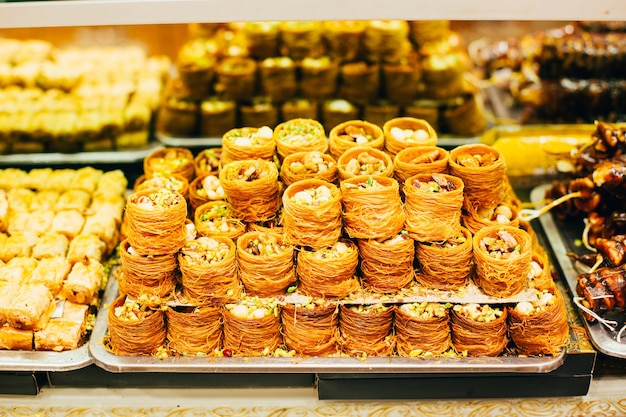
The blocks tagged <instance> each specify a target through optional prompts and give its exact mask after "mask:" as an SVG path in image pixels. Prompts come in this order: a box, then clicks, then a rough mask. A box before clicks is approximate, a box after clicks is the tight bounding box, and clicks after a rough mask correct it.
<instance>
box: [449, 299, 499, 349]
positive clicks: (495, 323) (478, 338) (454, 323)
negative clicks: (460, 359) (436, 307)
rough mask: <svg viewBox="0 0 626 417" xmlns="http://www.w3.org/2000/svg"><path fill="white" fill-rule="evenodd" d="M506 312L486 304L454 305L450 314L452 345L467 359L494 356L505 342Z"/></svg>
mask: <svg viewBox="0 0 626 417" xmlns="http://www.w3.org/2000/svg"><path fill="white" fill-rule="evenodd" d="M507 316H508V314H507V309H506V308H504V309H503V308H502V307H499V306H489V305H487V304H485V305H480V304H457V305H455V306H454V307H453V308H452V309H451V312H450V327H451V329H452V344H453V345H454V348H455V349H456V351H457V352H458V353H461V354H462V353H463V352H467V355H468V356H498V355H499V354H500V353H502V352H503V351H504V349H505V347H506V345H507V343H508V341H509V339H508V336H507Z"/></svg>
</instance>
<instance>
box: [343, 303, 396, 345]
mask: <svg viewBox="0 0 626 417" xmlns="http://www.w3.org/2000/svg"><path fill="white" fill-rule="evenodd" d="M339 344H340V346H341V350H342V351H343V352H344V353H346V354H348V355H350V356H356V357H363V356H390V355H391V354H392V353H393V350H394V347H395V338H394V335H393V307H391V306H387V305H383V304H373V305H347V304H343V305H341V306H340V307H339Z"/></svg>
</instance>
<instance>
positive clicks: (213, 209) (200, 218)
mask: <svg viewBox="0 0 626 417" xmlns="http://www.w3.org/2000/svg"><path fill="white" fill-rule="evenodd" d="M193 222H194V225H195V227H196V230H197V232H198V234H199V235H200V236H209V237H211V236H225V237H228V238H230V239H233V240H237V238H238V237H239V236H241V235H243V234H244V233H245V232H246V224H245V223H244V222H242V221H241V220H239V219H238V218H236V217H235V215H234V214H233V208H232V206H231V205H230V203H228V202H226V201H221V200H217V201H209V202H208V203H204V204H202V205H201V206H200V207H198V208H197V209H196V210H195V212H194V221H193Z"/></svg>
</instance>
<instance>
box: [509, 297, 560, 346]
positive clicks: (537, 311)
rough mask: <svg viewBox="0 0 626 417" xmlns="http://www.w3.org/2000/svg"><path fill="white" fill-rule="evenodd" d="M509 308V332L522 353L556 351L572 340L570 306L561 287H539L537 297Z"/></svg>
mask: <svg viewBox="0 0 626 417" xmlns="http://www.w3.org/2000/svg"><path fill="white" fill-rule="evenodd" d="M555 290H556V289H555ZM507 309H508V313H509V314H508V316H509V317H508V320H509V334H510V335H511V339H512V340H513V342H514V343H515V346H517V349H518V351H519V353H520V354H521V355H556V354H558V353H559V352H560V351H561V350H562V349H563V348H564V347H565V345H566V344H567V342H568V341H569V324H568V322H567V310H566V308H565V303H564V301H563V296H562V295H561V293H560V292H559V291H558V290H556V292H555V293H551V292H549V291H538V292H537V299H536V300H534V301H530V302H528V301H523V302H519V303H517V304H516V305H515V307H511V306H509V307H507Z"/></svg>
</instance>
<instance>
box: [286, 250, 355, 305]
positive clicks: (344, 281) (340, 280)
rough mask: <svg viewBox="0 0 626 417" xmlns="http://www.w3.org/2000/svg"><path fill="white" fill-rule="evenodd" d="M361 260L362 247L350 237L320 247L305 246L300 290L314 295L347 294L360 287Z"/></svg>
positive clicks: (298, 269) (299, 261) (300, 257)
mask: <svg viewBox="0 0 626 417" xmlns="http://www.w3.org/2000/svg"><path fill="white" fill-rule="evenodd" d="M358 264H359V250H358V248H357V246H356V245H355V244H354V243H353V242H352V241H350V240H347V239H342V240H340V241H339V242H337V243H335V244H334V245H331V246H327V247H325V248H321V249H318V250H306V249H304V248H302V249H300V251H299V252H298V256H297V262H296V265H297V266H296V272H297V274H298V279H299V285H298V290H299V291H301V292H302V293H303V294H306V295H310V296H313V297H321V298H336V299H337V298H344V297H347V296H348V295H349V294H352V293H353V292H355V291H356V290H358V289H359V288H360V285H359V281H358V279H357V278H356V275H355V274H356V269H357V266H358Z"/></svg>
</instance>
